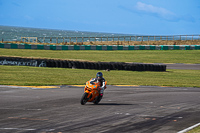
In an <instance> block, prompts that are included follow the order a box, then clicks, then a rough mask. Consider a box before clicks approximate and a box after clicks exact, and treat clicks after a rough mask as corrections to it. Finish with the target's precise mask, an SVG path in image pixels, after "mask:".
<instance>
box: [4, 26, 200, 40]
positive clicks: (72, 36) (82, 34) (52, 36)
mask: <svg viewBox="0 0 200 133" xmlns="http://www.w3.org/2000/svg"><path fill="white" fill-rule="evenodd" d="M22 37H24V38H25V39H22ZM28 37H37V42H41V43H44V42H45V43H62V42H93V41H149V40H154V41H155V40H199V39H200V35H170V36H159V35H157V36H147V35H137V34H119V33H102V32H87V31H76V30H74V31H73V30H55V29H40V28H27V27H14V26H1V25H0V41H3V42H6V41H21V40H22V41H23V42H24V41H26V42H28V41H32V42H36V39H34V38H33V39H32V40H31V39H30V38H28Z"/></svg>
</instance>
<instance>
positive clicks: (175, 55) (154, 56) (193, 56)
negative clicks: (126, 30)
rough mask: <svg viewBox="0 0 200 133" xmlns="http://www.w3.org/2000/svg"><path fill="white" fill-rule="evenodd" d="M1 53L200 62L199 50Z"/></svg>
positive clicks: (6, 52)
mask: <svg viewBox="0 0 200 133" xmlns="http://www.w3.org/2000/svg"><path fill="white" fill-rule="evenodd" d="M2 55H3V56H21V57H39V58H56V59H75V60H87V61H107V62H143V63H193V64H194V63H200V50H166V51H163V50H135V51H95V50H91V51H85V50H80V51H75V50H73V51H71V50H69V51H58V50H54V51H53V50H27V49H0V56H2Z"/></svg>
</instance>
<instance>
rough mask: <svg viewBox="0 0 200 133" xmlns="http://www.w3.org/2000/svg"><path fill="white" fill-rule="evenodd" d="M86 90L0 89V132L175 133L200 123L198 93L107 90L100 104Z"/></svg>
mask: <svg viewBox="0 0 200 133" xmlns="http://www.w3.org/2000/svg"><path fill="white" fill-rule="evenodd" d="M82 94H83V87H75V86H61V87H60V88H46V89H45V88H25V87H12V86H0V132H3V133H11V132H13V133H21V132H28V133H31V132H33V133H35V132H37V133H48V132H51V133H61V132H62V133H65V132H81V133H83V132H99V133H100V132H104V133H114V132H119V133H121V132H139V133H140V132H145V133H148V132H149V133H152V132H157V133H164V132H166V133H175V132H178V131H180V130H183V129H185V128H187V127H189V126H192V125H194V124H196V123H199V122H200V115H199V114H200V100H199V99H200V88H173V87H155V86H149V87H148V86H126V87H125V86H124V87H122V86H108V87H107V89H106V90H105V94H104V97H103V99H102V101H101V102H100V104H99V105H94V104H92V103H86V105H81V104H80V98H81V96H82Z"/></svg>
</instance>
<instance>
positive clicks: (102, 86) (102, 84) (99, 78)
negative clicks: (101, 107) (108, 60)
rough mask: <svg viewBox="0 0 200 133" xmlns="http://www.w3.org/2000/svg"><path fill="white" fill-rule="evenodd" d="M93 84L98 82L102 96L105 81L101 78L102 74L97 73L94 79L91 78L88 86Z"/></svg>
mask: <svg viewBox="0 0 200 133" xmlns="http://www.w3.org/2000/svg"><path fill="white" fill-rule="evenodd" d="M94 82H97V83H98V82H100V86H101V87H100V95H101V96H103V91H104V89H105V79H104V78H103V73H102V72H98V73H97V74H96V78H93V79H92V80H91V81H90V84H92V83H94Z"/></svg>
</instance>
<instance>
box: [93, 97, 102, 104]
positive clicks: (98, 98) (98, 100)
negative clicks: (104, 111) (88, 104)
mask: <svg viewBox="0 0 200 133" xmlns="http://www.w3.org/2000/svg"><path fill="white" fill-rule="evenodd" d="M101 99H102V96H98V97H97V99H96V100H95V101H94V104H99V102H100V101H101Z"/></svg>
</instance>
